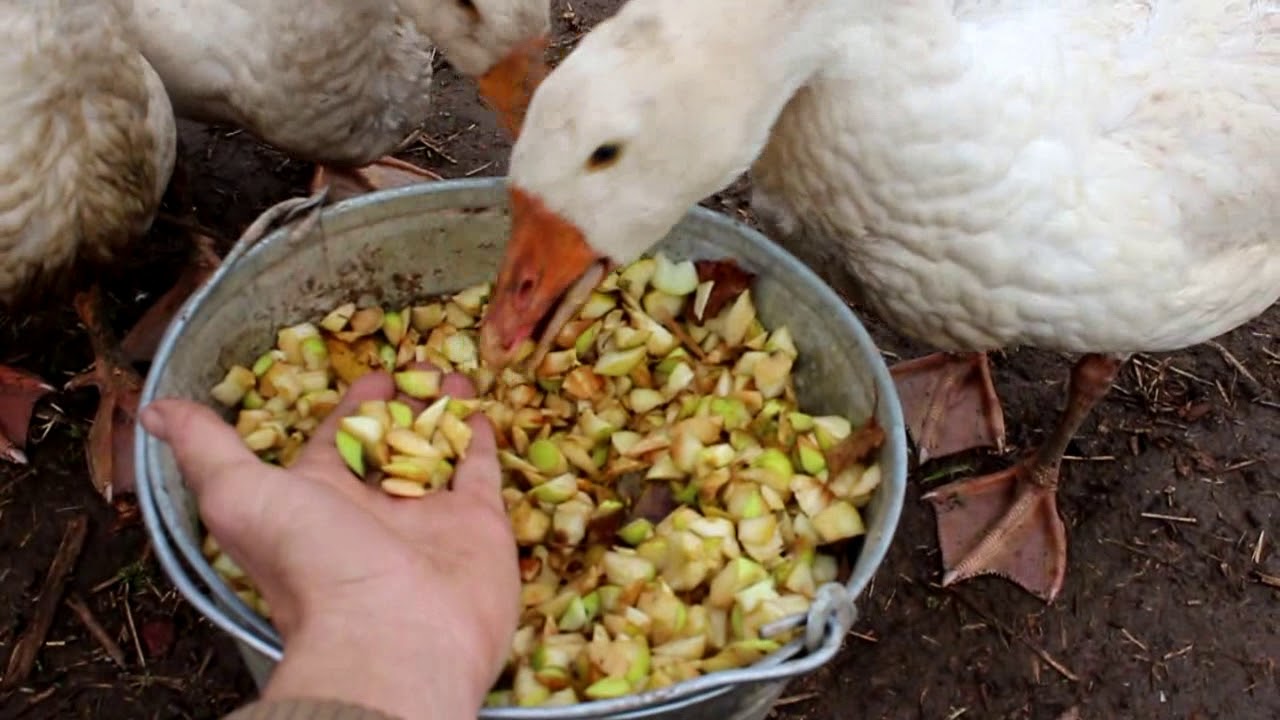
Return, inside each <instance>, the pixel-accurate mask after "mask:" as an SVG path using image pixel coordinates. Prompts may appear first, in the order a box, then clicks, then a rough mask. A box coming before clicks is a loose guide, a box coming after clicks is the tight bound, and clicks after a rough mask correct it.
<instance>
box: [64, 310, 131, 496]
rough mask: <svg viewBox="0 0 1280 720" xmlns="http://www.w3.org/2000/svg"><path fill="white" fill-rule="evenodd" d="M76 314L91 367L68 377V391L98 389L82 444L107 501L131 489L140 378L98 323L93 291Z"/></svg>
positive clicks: (98, 311)
mask: <svg viewBox="0 0 1280 720" xmlns="http://www.w3.org/2000/svg"><path fill="white" fill-rule="evenodd" d="M75 306H76V313H77V314H78V315H79V316H80V321H81V322H83V323H84V325H85V328H86V329H87V330H88V332H89V339H90V341H91V342H92V344H93V354H94V363H93V367H92V368H90V369H89V370H87V371H85V372H83V373H81V374H80V375H77V376H76V377H74V378H72V379H71V380H70V381H69V382H68V383H67V385H66V388H65V389H67V390H75V389H78V388H83V387H88V386H92V387H95V388H97V389H98V411H97V413H96V414H95V416H94V419H93V428H92V429H91V430H90V431H89V439H88V442H87V446H86V452H85V455H86V459H87V462H88V464H89V475H90V479H91V480H92V481H93V486H94V487H95V488H96V489H97V490H98V492H99V493H101V494H102V496H103V497H104V498H106V500H107V501H108V502H111V501H112V499H113V498H114V497H115V496H116V495H118V494H122V493H126V492H132V491H133V487H134V466H133V433H134V423H135V419H136V418H137V415H138V401H139V397H140V395H141V393H142V378H141V377H140V376H139V375H138V373H137V372H135V371H134V370H133V367H132V366H131V365H130V364H129V362H128V360H126V359H125V358H124V357H123V354H122V353H121V352H120V350H119V348H118V347H117V346H116V345H115V343H114V342H113V341H112V338H111V334H110V331H109V330H108V329H107V328H106V326H105V325H104V324H103V322H102V296H101V293H100V291H99V290H98V289H97V288H94V289H93V290H91V291H90V292H87V293H81V294H80V295H77V296H76V299H75Z"/></svg>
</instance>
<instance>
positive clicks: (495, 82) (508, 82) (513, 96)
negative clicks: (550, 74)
mask: <svg viewBox="0 0 1280 720" xmlns="http://www.w3.org/2000/svg"><path fill="white" fill-rule="evenodd" d="M546 49H547V38H546V37H545V36H543V37H537V38H534V39H532V40H529V41H528V42H526V43H524V44H523V45H520V46H518V47H517V48H516V49H514V50H512V51H511V53H510V54H509V55H507V56H506V57H505V58H503V59H502V60H501V61H499V62H498V64H497V65H494V66H493V67H492V68H490V69H489V71H488V72H486V73H485V74H484V75H481V76H480V79H479V80H477V81H476V82H477V84H478V85H479V86H480V97H482V98H484V101H485V102H486V103H488V104H489V106H490V107H492V108H493V109H494V111H495V112H497V113H498V116H499V117H500V118H501V119H502V125H503V126H504V127H505V128H506V129H507V130H508V131H509V132H510V133H511V135H512V136H513V137H514V136H516V135H519V134H520V126H521V125H522V124H523V123H524V114H525V112H526V111H527V110H528V109H529V101H530V100H532V99H533V92H534V91H535V90H537V89H538V84H539V83H541V82H542V79H543V78H545V77H546V76H547V64H546V61H545V60H544V59H543V53H544V52H545V51H546Z"/></svg>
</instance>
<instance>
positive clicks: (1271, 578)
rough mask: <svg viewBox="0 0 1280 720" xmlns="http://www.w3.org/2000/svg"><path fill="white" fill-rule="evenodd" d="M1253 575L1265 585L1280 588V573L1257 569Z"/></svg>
mask: <svg viewBox="0 0 1280 720" xmlns="http://www.w3.org/2000/svg"><path fill="white" fill-rule="evenodd" d="M1253 576H1254V577H1255V578H1257V579H1258V582H1260V583H1262V584H1263V585H1267V586H1270V587H1273V588H1280V575H1267V574H1266V573H1261V572H1257V571H1256V570H1255V571H1254V573H1253Z"/></svg>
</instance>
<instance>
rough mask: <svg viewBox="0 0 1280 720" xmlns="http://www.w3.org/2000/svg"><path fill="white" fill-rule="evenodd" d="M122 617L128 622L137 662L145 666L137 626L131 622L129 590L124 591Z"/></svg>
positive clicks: (144, 657)
mask: <svg viewBox="0 0 1280 720" xmlns="http://www.w3.org/2000/svg"><path fill="white" fill-rule="evenodd" d="M124 619H125V621H126V622H128V623H129V634H130V635H132V636H133V649H134V650H135V651H136V652H137V653H138V664H139V665H141V666H142V669H143V670H145V669H146V668H147V656H146V655H143V654H142V643H141V642H140V641H139V640H138V628H137V626H135V625H134V624H133V610H131V609H130V608H129V591H128V589H127V588H126V589H125V592H124Z"/></svg>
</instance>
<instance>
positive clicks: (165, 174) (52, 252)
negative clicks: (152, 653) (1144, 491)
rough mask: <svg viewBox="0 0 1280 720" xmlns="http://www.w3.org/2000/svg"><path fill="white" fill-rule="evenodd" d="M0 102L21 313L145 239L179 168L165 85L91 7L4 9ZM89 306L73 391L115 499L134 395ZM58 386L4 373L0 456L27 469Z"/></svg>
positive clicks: (0, 261)
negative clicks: (85, 354) (33, 440)
mask: <svg viewBox="0 0 1280 720" xmlns="http://www.w3.org/2000/svg"><path fill="white" fill-rule="evenodd" d="M0 106H3V107H4V112H2V113H0V307H4V308H6V309H7V310H9V311H11V312H12V313H15V314H16V313H17V312H21V311H22V310H24V309H26V308H27V307H29V306H30V305H31V304H32V303H34V302H37V301H38V300H39V299H40V298H41V296H47V297H56V296H58V295H60V294H61V291H64V290H67V289H69V287H68V285H69V282H68V281H69V279H70V273H69V272H68V271H69V270H70V268H71V267H72V266H73V265H75V263H76V262H77V261H79V260H83V261H88V262H90V263H94V262H96V263H104V262H110V261H111V259H112V258H113V257H117V256H118V255H119V253H121V252H124V251H126V250H127V249H128V246H129V244H130V243H132V242H135V241H137V240H138V239H140V238H141V236H142V235H143V234H144V233H145V232H146V231H147V229H148V228H149V227H150V225H151V223H152V221H153V219H154V218H155V215H156V211H157V210H158V209H159V206H160V200H161V198H162V196H163V195H164V191H165V187H166V186H167V185H168V183H169V178H170V175H171V173H172V172H173V167H174V158H175V155H176V151H177V130H176V127H175V124H174V117H173V110H172V108H171V106H170V103H169V98H168V96H167V95H166V94H165V90H164V86H163V85H162V84H161V82H160V78H159V77H158V76H157V75H156V72H155V71H154V70H153V69H152V67H151V66H150V65H149V64H148V63H147V61H146V60H145V59H144V58H143V56H142V55H141V54H140V53H139V52H138V51H137V49H136V48H135V47H133V46H132V45H131V44H130V43H129V42H128V41H127V40H126V36H125V33H124V32H123V29H122V23H121V18H120V17H119V15H117V14H116V13H115V10H114V8H112V7H111V6H109V5H107V4H104V3H98V2H86V1H85V0H44V1H43V2H5V3H0ZM96 298H97V295H96V293H95V294H90V295H86V296H84V297H82V298H80V299H79V300H78V301H77V303H76V308H77V310H78V311H79V312H80V315H81V318H82V319H83V320H84V322H85V324H86V326H88V328H89V332H90V336H91V337H92V339H93V341H94V343H93V344H94V352H95V355H97V356H98V360H99V362H98V363H97V364H96V366H95V369H94V370H93V371H91V372H89V373H86V374H85V375H83V376H81V377H80V378H77V379H76V380H74V381H73V386H79V385H87V384H93V385H98V386H99V388H100V390H101V392H102V394H103V399H102V402H101V403H100V404H101V406H102V407H103V408H105V411H103V412H100V414H99V420H102V419H103V418H104V417H105V420H106V421H105V422H95V423H94V427H93V431H92V433H91V435H90V470H91V472H92V474H93V476H94V482H95V484H96V485H97V486H98V488H99V489H100V490H102V491H103V492H105V493H107V494H108V495H109V494H110V487H111V485H112V483H113V478H121V477H125V476H127V475H129V472H128V470H127V468H126V467H124V466H121V467H120V468H115V467H114V466H113V464H112V462H111V460H112V458H111V455H112V453H111V448H112V445H113V439H114V437H115V436H114V435H113V432H112V430H113V429H119V427H121V426H131V425H132V418H131V417H126V416H127V415H128V413H129V412H130V406H129V404H130V401H131V397H132V400H133V401H135V402H136V390H137V387H136V386H133V385H131V384H130V383H131V382H133V381H134V380H136V377H133V376H132V375H131V374H129V373H116V372H112V369H113V368H116V364H115V363H113V362H112V357H110V356H112V355H114V351H113V348H112V344H111V343H110V342H109V341H108V340H107V339H106V335H105V334H104V332H103V330H102V327H101V325H100V324H99V322H98V313H97V312H96V310H97V308H96V303H95V300H96ZM52 389H53V388H52V387H50V386H49V385H48V384H46V383H45V382H43V381H42V380H40V379H39V378H38V377H36V376H34V375H32V374H30V373H27V372H24V371H21V370H18V369H16V368H9V367H3V366H0V457H3V458H4V459H6V460H10V461H14V462H19V463H22V462H26V457H25V455H24V453H23V447H24V444H25V441H26V436H27V425H28V422H29V421H30V416H31V410H32V407H33V405H34V404H35V402H36V401H37V400H38V399H39V397H40V396H42V395H44V394H45V393H47V392H49V391H51V390H52ZM130 392H133V393H134V394H133V395H132V396H130ZM117 401H119V402H120V403H121V404H122V405H123V406H124V407H123V408H122V409H123V411H124V412H123V414H121V415H120V416H119V417H117V416H116V413H115V409H116V403H117ZM104 413H105V414H104Z"/></svg>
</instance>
